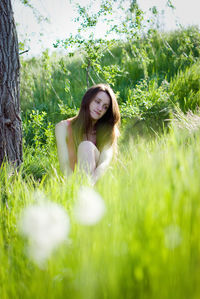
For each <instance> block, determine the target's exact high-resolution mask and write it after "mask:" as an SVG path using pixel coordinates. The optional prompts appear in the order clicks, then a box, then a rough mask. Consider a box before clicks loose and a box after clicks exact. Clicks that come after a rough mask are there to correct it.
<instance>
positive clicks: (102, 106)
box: [89, 91, 110, 121]
mask: <svg viewBox="0 0 200 299" xmlns="http://www.w3.org/2000/svg"><path fill="white" fill-rule="evenodd" d="M109 106H110V97H109V95H108V94H107V93H106V92H105V91H99V92H98V93H97V94H96V95H95V97H94V99H93V100H92V102H91V103H90V105H89V111H90V117H91V118H92V120H94V121H97V120H99V119H100V118H101V117H102V116H103V115H104V114H105V113H106V111H107V110H108V108H109Z"/></svg>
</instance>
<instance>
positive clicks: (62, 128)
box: [55, 120, 72, 175]
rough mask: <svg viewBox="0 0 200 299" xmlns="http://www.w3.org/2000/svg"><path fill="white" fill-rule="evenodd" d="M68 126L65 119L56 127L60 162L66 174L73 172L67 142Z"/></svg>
mask: <svg viewBox="0 0 200 299" xmlns="http://www.w3.org/2000/svg"><path fill="white" fill-rule="evenodd" d="M67 126H68V124H67V121H66V120H63V121H61V122H59V123H58V124H57V125H56V127H55V134H56V143H57V151H58V160H59V163H60V169H61V171H62V173H63V174H64V175H68V174H70V173H71V172H72V171H71V169H70V167H69V155H68V148H67V142H66V139H67Z"/></svg>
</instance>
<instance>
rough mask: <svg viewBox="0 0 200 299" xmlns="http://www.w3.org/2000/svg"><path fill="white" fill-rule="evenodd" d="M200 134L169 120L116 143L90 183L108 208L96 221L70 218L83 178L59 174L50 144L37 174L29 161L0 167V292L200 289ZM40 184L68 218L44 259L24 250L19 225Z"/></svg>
mask: <svg viewBox="0 0 200 299" xmlns="http://www.w3.org/2000/svg"><path fill="white" fill-rule="evenodd" d="M190 121H192V119H191V120H190ZM122 137H123V136H122ZM122 139H123V138H122ZM198 139H199V129H198V126H197V130H196V131H192V132H189V131H188V130H187V129H184V128H182V129H181V128H179V129H178V128H177V126H175V127H174V128H172V129H171V130H170V132H169V133H168V134H167V133H166V134H164V135H160V136H156V137H155V138H152V139H145V138H142V137H139V138H138V137H137V139H136V138H135V139H130V141H129V145H127V144H126V145H124V144H121V145H120V153H119V156H118V157H117V160H116V161H115V162H113V164H112V166H111V168H110V169H109V170H108V171H107V173H106V174H105V176H104V177H103V178H102V179H101V180H100V181H99V182H98V183H97V185H96V186H95V190H96V191H97V192H98V193H99V194H100V195H101V196H102V198H103V199H104V201H105V205H106V214H105V216H104V217H103V219H102V220H101V221H100V222H99V223H97V224H96V225H94V226H83V225H80V224H77V223H76V221H75V218H74V215H73V206H74V202H75V201H76V197H77V192H78V190H79V188H80V186H81V185H83V184H87V182H86V181H84V180H83V179H82V178H81V177H80V175H79V174H78V173H76V174H74V175H73V176H72V177H70V178H69V179H68V180H65V179H63V178H62V176H60V173H59V169H58V162H57V158H56V156H55V148H54V147H51V150H50V156H49V157H50V158H49V164H50V165H51V166H49V167H48V168H47V169H46V175H44V176H42V178H41V179H40V180H38V179H35V178H33V176H32V175H31V174H30V173H27V169H26V168H25V166H22V169H21V171H20V172H19V174H13V175H10V176H9V170H8V169H7V170H3V169H2V170H1V173H0V175H1V180H0V186H1V187H0V188H1V207H0V213H1V219H0V221H1V222H0V223H1V230H0V259H1V267H0V277H1V279H0V294H1V295H0V296H1V298H2V299H7V298H8V299H10V298H76V299H78V298H87V299H88V298H95V299H96V298H148V299H149V298H170V299H172V298H176V299H177V298H181V299H183V298H199V296H200V286H199V275H200V273H199V272H200V271H199V261H200V242H199V227H200V206H199V194H200V185H199V181H200V144H199V142H198ZM29 154H30V155H31V153H29V152H28V151H27V152H26V156H25V158H26V159H25V160H26V161H27V159H28V155H29ZM41 159H42V156H41ZM45 159H46V158H45ZM38 160H39V159H38ZM43 162H44V164H46V163H47V161H46V160H45V161H43ZM26 163H27V164H28V162H26ZM38 163H39V162H38ZM41 163H42V161H41ZM23 167H24V168H23ZM38 167H39V166H38ZM36 190H40V191H42V192H43V193H44V194H45V195H46V196H47V197H48V198H49V199H50V200H51V201H53V202H56V203H58V204H60V205H61V206H62V207H63V208H64V209H65V210H66V211H67V213H68V215H69V217H70V222H71V229H70V234H69V239H68V242H66V243H64V244H62V245H61V246H60V247H59V248H58V249H57V250H56V251H55V252H54V253H53V254H52V256H51V257H50V258H49V260H48V262H47V263H46V264H45V265H44V267H43V268H40V267H38V266H37V264H35V263H34V262H33V261H32V260H30V259H29V258H28V256H27V255H26V250H25V248H26V247H25V245H26V244H27V241H26V240H25V239H24V238H22V237H21V236H20V234H19V229H18V225H17V223H18V221H19V219H20V215H21V213H22V211H23V209H24V207H25V206H27V205H30V204H31V203H33V202H35V195H34V194H35V193H34V192H35V191H36Z"/></svg>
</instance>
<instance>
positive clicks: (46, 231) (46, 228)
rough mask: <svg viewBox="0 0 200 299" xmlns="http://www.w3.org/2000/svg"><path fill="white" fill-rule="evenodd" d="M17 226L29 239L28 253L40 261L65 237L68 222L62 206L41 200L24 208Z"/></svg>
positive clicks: (67, 230)
mask: <svg viewBox="0 0 200 299" xmlns="http://www.w3.org/2000/svg"><path fill="white" fill-rule="evenodd" d="M19 227H20V232H21V233H22V234H23V235H24V236H26V237H27V238H28V240H29V248H28V253H29V255H30V256H31V257H32V258H33V259H34V260H35V261H36V262H38V263H40V262H42V261H44V260H45V259H46V258H48V257H49V255H50V254H51V253H52V251H53V250H54V249H55V248H56V247H57V246H58V245H59V244H60V243H61V242H63V241H64V240H66V239H67V236H68V233H69V228H70V222H69V217H68V215H67V213H66V212H65V211H64V210H63V208H62V207H60V206H59V205H57V204H55V203H53V202H49V201H42V203H40V204H34V205H31V206H29V207H27V208H25V209H24V211H23V213H22V217H21V220H20V224H19Z"/></svg>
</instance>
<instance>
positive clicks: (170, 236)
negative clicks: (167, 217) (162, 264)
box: [164, 225, 182, 249]
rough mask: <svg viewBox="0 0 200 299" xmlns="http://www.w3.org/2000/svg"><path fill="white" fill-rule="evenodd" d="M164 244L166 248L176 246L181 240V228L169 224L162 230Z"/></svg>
mask: <svg viewBox="0 0 200 299" xmlns="http://www.w3.org/2000/svg"><path fill="white" fill-rule="evenodd" d="M164 237H165V246H166V247H167V248H168V249H174V248H176V247H178V246H179V245H180V243H181V241H182V236H181V230H180V228H179V226H177V225H169V226H167V227H166V228H165V231H164Z"/></svg>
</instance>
